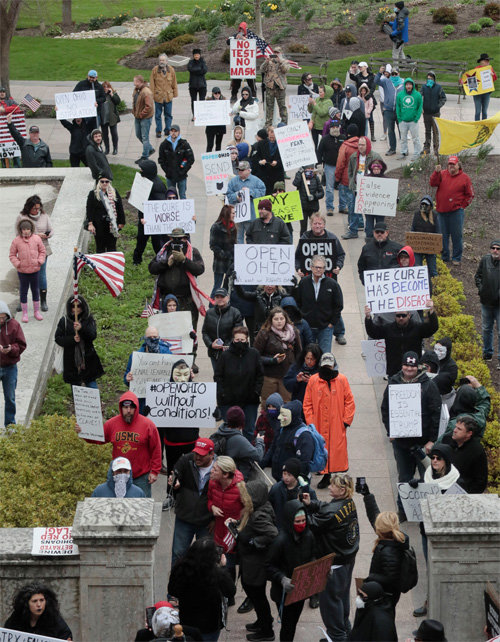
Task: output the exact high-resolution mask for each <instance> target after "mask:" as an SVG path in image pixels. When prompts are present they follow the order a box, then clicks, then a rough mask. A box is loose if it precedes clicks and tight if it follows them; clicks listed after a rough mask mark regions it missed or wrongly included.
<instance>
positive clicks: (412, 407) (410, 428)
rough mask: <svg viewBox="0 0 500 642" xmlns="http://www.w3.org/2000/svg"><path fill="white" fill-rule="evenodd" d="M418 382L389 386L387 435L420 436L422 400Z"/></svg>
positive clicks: (395, 436) (392, 436)
mask: <svg viewBox="0 0 500 642" xmlns="http://www.w3.org/2000/svg"><path fill="white" fill-rule="evenodd" d="M420 392H421V391H420V384H419V383H400V384H391V385H390V386H389V436H390V437H391V438H397V437H421V436H422V401H421V396H420Z"/></svg>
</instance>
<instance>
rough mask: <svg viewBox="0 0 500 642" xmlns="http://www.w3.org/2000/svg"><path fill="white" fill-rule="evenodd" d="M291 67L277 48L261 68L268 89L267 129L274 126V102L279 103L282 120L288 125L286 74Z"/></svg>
mask: <svg viewBox="0 0 500 642" xmlns="http://www.w3.org/2000/svg"><path fill="white" fill-rule="evenodd" d="M289 69H290V65H289V64H288V62H287V61H286V60H285V59H284V58H283V57H282V55H281V48H280V47H276V48H275V49H274V54H271V56H270V57H269V58H266V60H265V61H264V64H263V65H262V67H261V68H260V70H261V72H262V74H263V76H264V85H265V87H266V127H270V126H271V125H272V124H273V116H274V101H275V100H276V102H277V103H278V109H279V112H280V119H281V122H282V123H285V125H287V124H288V111H287V108H286V74H287V72H288V70H289Z"/></svg>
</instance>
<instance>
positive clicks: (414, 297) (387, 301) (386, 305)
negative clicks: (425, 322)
mask: <svg viewBox="0 0 500 642" xmlns="http://www.w3.org/2000/svg"><path fill="white" fill-rule="evenodd" d="M363 275H364V278H365V294H366V304H367V305H369V306H370V309H371V311H372V313H373V314H383V313H384V312H406V311H408V310H423V309H424V308H425V307H427V301H428V300H429V299H430V293H429V271H428V269H427V266H426V265H423V266H420V267H417V266H415V267H407V268H393V269H388V270H365V271H364V273H363Z"/></svg>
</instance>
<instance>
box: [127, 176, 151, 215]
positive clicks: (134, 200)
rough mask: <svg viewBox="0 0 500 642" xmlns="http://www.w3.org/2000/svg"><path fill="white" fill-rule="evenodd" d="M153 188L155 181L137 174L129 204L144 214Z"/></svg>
mask: <svg viewBox="0 0 500 642" xmlns="http://www.w3.org/2000/svg"><path fill="white" fill-rule="evenodd" d="M152 187H153V181H150V180H149V179H147V178H144V176H141V175H140V174H139V172H137V173H136V175H135V177H134V182H133V183H132V189H131V190H130V196H129V197H128V202H129V203H130V205H133V206H134V207H135V208H137V209H138V210H139V211H140V212H142V211H143V209H144V203H145V202H146V201H148V200H149V195H150V194H151V188H152Z"/></svg>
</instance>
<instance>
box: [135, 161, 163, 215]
mask: <svg viewBox="0 0 500 642" xmlns="http://www.w3.org/2000/svg"><path fill="white" fill-rule="evenodd" d="M137 164H138V165H139V169H140V170H141V176H144V178H147V179H148V180H150V181H151V182H152V183H153V185H152V187H151V191H150V192H149V197H148V200H149V201H165V200H166V199H167V188H166V186H165V183H164V182H163V181H162V180H161V178H160V177H159V176H158V167H157V165H156V163H155V162H154V161H152V160H149V159H147V158H144V159H143V160H141V161H139V163H137ZM141 218H144V214H143V213H142V212H140V211H139V212H138V215H137V220H138V221H140V220H141Z"/></svg>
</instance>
